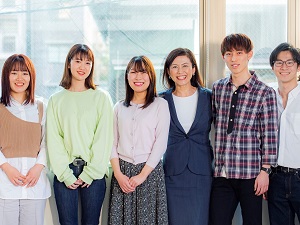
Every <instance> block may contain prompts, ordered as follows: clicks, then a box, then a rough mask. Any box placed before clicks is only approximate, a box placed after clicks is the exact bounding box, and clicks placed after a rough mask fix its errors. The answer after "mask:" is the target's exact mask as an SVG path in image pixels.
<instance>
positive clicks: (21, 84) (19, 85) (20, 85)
mask: <svg viewBox="0 0 300 225" xmlns="http://www.w3.org/2000/svg"><path fill="white" fill-rule="evenodd" d="M15 85H16V86H17V87H22V86H24V83H15Z"/></svg>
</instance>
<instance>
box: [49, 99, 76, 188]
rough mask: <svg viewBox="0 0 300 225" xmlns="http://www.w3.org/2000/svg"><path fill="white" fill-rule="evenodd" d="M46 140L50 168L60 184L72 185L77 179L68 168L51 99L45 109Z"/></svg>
mask: <svg viewBox="0 0 300 225" xmlns="http://www.w3.org/2000/svg"><path fill="white" fill-rule="evenodd" d="M46 138H47V139H46V142H47V147H48V156H49V161H50V168H51V169H52V170H53V173H54V174H55V175H56V176H57V179H58V180H59V181H60V182H64V183H65V185H66V186H69V185H71V184H73V183H74V182H75V181H76V180H77V178H76V177H75V176H74V175H73V171H72V170H71V169H70V168H69V163H70V162H69V156H68V153H67V150H66V149H65V147H64V142H63V132H62V130H61V128H60V125H59V120H58V115H57V109H56V108H55V107H54V103H53V99H52V98H50V100H49V102H48V107H47V122H46Z"/></svg>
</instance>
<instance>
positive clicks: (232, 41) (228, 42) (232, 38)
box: [221, 34, 253, 56]
mask: <svg viewBox="0 0 300 225" xmlns="http://www.w3.org/2000/svg"><path fill="white" fill-rule="evenodd" d="M233 49H235V50H237V51H242V50H243V51H245V52H246V53H249V52H250V51H252V49H253V43H252V41H251V39H250V38H249V37H248V36H247V35H246V34H230V35H227V36H226V37H225V38H224V39H223V41H222V44H221V53H222V56H224V55H225V52H227V51H232V50H233Z"/></svg>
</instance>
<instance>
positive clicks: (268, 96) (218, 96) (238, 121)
mask: <svg viewBox="0 0 300 225" xmlns="http://www.w3.org/2000/svg"><path fill="white" fill-rule="evenodd" d="M250 72H251V75H252V76H251V78H250V79H249V80H248V81H247V82H246V83H245V84H244V85H243V86H240V88H238V89H236V88H235V87H234V85H233V83H232V80H231V78H230V77H227V78H223V79H221V80H218V81H216V82H215V83H214V84H213V95H212V100H213V119H214V125H215V150H214V156H215V169H214V170H215V171H214V176H215V177H221V176H223V173H222V171H223V172H225V175H226V177H227V178H233V179H251V178H255V177H256V176H257V175H258V174H259V172H260V168H261V165H263V164H266V165H275V164H276V160H277V132H278V123H277V121H278V119H277V103H276V93H275V90H274V89H272V88H271V87H268V86H267V85H266V84H264V83H263V82H261V81H259V80H258V78H257V76H256V74H255V73H254V72H253V71H250ZM234 95H237V96H235V97H233V96H234ZM234 99H235V100H234ZM233 108H234V110H233ZM230 111H231V113H230ZM228 128H229V129H228Z"/></svg>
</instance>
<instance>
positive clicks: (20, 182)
mask: <svg viewBox="0 0 300 225" xmlns="http://www.w3.org/2000/svg"><path fill="white" fill-rule="evenodd" d="M1 169H2V170H3V171H4V173H5V174H6V176H7V177H8V179H9V180H10V182H11V183H12V184H13V185H15V186H24V185H25V179H26V177H25V176H24V175H23V174H21V173H20V172H19V171H18V170H17V169H16V168H15V167H13V166H12V165H10V164H9V163H3V164H2V165H1Z"/></svg>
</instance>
